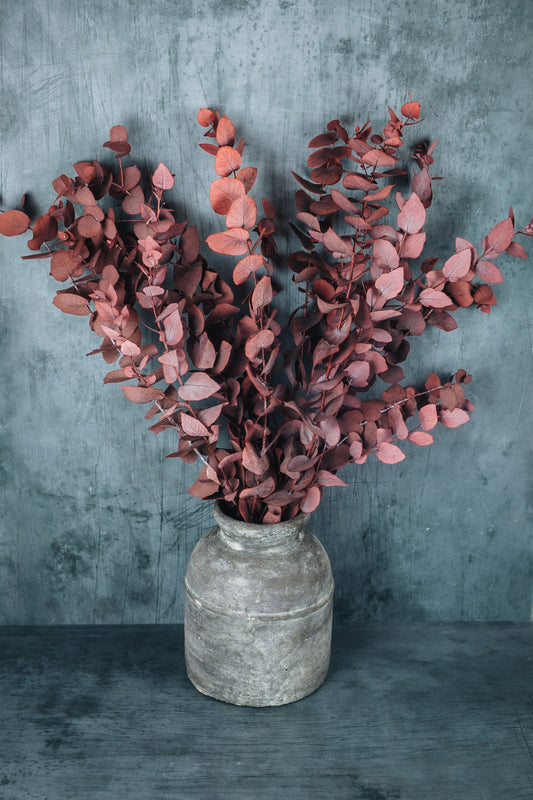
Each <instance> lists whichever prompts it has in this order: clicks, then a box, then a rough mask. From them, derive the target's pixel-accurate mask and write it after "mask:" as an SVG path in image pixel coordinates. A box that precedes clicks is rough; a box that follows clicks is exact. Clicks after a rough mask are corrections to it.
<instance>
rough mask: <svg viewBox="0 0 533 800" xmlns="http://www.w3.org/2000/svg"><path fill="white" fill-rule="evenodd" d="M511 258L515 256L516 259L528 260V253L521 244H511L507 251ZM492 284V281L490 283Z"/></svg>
mask: <svg viewBox="0 0 533 800" xmlns="http://www.w3.org/2000/svg"><path fill="white" fill-rule="evenodd" d="M505 252H506V253H508V254H509V255H510V256H514V257H515V258H527V253H526V251H525V250H524V248H523V247H522V245H521V244H519V243H518V242H511V244H510V245H509V247H508V248H507V250H506V251H505ZM490 282H491V283H492V281H490Z"/></svg>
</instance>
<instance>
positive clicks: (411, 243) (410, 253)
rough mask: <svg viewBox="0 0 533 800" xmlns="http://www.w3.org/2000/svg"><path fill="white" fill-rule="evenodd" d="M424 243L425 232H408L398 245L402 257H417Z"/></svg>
mask: <svg viewBox="0 0 533 800" xmlns="http://www.w3.org/2000/svg"><path fill="white" fill-rule="evenodd" d="M425 243H426V232H425V231H423V232H422V233H411V234H408V235H407V236H406V237H405V239H404V240H403V241H402V243H401V245H400V256H401V257H402V258H418V256H419V255H420V254H421V253H422V250H423V249H424V244H425Z"/></svg>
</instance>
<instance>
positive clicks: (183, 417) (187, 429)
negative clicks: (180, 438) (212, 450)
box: [122, 387, 209, 439]
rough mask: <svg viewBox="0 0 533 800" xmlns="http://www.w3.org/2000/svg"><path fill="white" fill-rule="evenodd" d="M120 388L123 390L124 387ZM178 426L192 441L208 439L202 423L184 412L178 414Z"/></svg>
mask: <svg viewBox="0 0 533 800" xmlns="http://www.w3.org/2000/svg"><path fill="white" fill-rule="evenodd" d="M122 388H123V390H124V387H122ZM180 425H181V427H182V429H183V432H184V433H185V435H186V436H190V437H191V438H193V439H205V438H208V437H209V431H208V429H207V428H206V426H205V425H204V424H203V422H200V420H199V419H196V418H195V417H191V416H190V415H189V414H186V413H185V412H184V411H182V412H181V414H180Z"/></svg>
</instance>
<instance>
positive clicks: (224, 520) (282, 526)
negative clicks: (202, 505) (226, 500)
mask: <svg viewBox="0 0 533 800" xmlns="http://www.w3.org/2000/svg"><path fill="white" fill-rule="evenodd" d="M213 516H214V517H215V521H216V522H217V524H218V526H219V528H220V530H221V531H222V532H223V533H224V534H225V536H227V537H229V538H231V539H233V538H234V539H242V540H245V541H250V542H252V541H253V542H254V543H256V544H257V545H261V544H262V545H263V546H269V545H270V544H273V543H274V542H277V541H279V540H280V539H284V538H289V537H292V536H295V535H297V534H298V533H299V532H300V531H302V530H303V529H304V528H305V525H306V523H307V521H308V519H309V517H310V516H311V515H310V514H306V513H304V512H300V513H299V514H297V516H296V517H294V518H293V519H287V520H282V521H281V522H266V523H264V522H245V521H244V520H239V519H234V518H233V517H230V516H229V515H228V514H226V513H225V512H224V511H223V510H222V508H221V505H220V503H219V502H218V501H215V503H214V506H213Z"/></svg>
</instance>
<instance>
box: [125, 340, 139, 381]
mask: <svg viewBox="0 0 533 800" xmlns="http://www.w3.org/2000/svg"><path fill="white" fill-rule="evenodd" d="M120 352H121V353H122V355H124V356H128V357H129V358H136V357H137V356H138V355H140V353H141V348H140V347H138V345H136V344H135V342H130V341H129V339H126V340H125V341H124V342H122V343H121V345H120ZM132 377H133V376H132Z"/></svg>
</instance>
